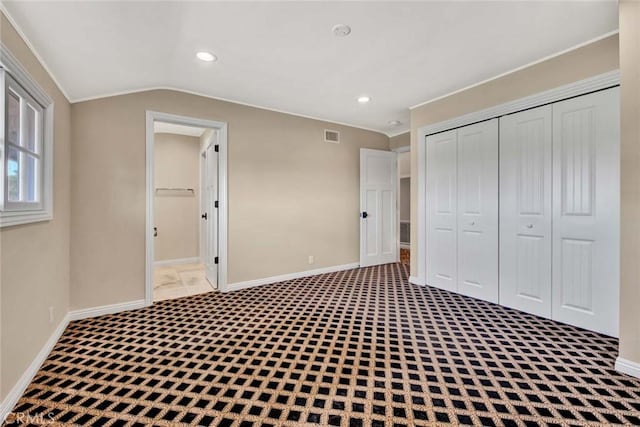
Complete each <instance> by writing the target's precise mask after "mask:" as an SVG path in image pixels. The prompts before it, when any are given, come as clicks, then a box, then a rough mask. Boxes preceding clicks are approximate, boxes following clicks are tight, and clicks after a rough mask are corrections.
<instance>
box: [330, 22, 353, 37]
mask: <svg viewBox="0 0 640 427" xmlns="http://www.w3.org/2000/svg"><path fill="white" fill-rule="evenodd" d="M331 31H332V32H333V35H334V36H336V37H346V36H348V35H349V34H351V27H350V26H348V25H345V24H338V25H334V26H333V28H332V29H331Z"/></svg>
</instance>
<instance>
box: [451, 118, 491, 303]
mask: <svg viewBox="0 0 640 427" xmlns="http://www.w3.org/2000/svg"><path fill="white" fill-rule="evenodd" d="M457 169H458V204H457V211H458V227H457V232H458V292H459V293H461V294H464V295H468V296H471V297H474V298H479V299H483V300H486V301H491V302H495V303H497V302H498V292H499V287H498V119H492V120H488V121H485V122H480V123H476V124H474V125H470V126H465V127H462V128H460V129H458V168H457Z"/></svg>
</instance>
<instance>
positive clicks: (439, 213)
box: [426, 130, 457, 291]
mask: <svg viewBox="0 0 640 427" xmlns="http://www.w3.org/2000/svg"><path fill="white" fill-rule="evenodd" d="M426 144H427V150H426V153H427V154H426V155H427V162H426V163H427V172H426V173H427V177H426V178H427V179H426V183H427V194H426V200H427V245H426V248H427V253H426V256H427V260H426V261H427V262H426V266H427V284H428V285H430V286H435V287H437V288H440V289H446V290H449V291H455V290H456V288H457V230H456V204H457V199H456V197H457V196H456V194H457V193H456V188H457V132H456V131H455V130H454V131H449V132H442V133H439V134H435V135H430V136H428V137H427V138H426Z"/></svg>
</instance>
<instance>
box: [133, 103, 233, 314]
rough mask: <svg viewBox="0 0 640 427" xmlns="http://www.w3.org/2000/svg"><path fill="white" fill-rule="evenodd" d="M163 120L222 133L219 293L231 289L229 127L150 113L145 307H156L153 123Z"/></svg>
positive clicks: (148, 112) (148, 125)
mask: <svg viewBox="0 0 640 427" xmlns="http://www.w3.org/2000/svg"><path fill="white" fill-rule="evenodd" d="M156 120H159V121H163V122H167V123H173V124H179V125H185V126H197V127H202V128H211V129H216V130H217V131H218V145H219V152H218V201H219V206H220V207H219V209H218V229H219V231H218V253H219V255H218V257H219V264H218V289H219V290H221V291H225V290H226V287H227V253H228V252H227V236H228V235H227V222H228V207H227V153H228V150H227V123H226V122H218V121H213V120H205V119H199V118H194V117H187V116H179V115H175V114H168V113H162V112H158V111H150V110H147V111H146V162H145V169H146V196H147V197H146V223H145V253H146V260H145V261H146V265H145V296H144V299H145V304H146V305H147V306H150V305H151V304H152V303H153V264H154V256H153V222H154V221H153V194H154V191H153V187H154V171H153V167H154V150H153V139H154V138H153V122H154V121H156Z"/></svg>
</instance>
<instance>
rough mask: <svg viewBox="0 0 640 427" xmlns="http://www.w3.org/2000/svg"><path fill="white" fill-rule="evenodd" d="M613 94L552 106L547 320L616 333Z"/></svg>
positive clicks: (612, 91) (616, 96)
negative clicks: (550, 296)
mask: <svg viewBox="0 0 640 427" xmlns="http://www.w3.org/2000/svg"><path fill="white" fill-rule="evenodd" d="M619 116H620V112H619V89H618V88H613V89H609V90H606V91H601V92H596V93H592V94H589V95H584V96H581V97H578V98H573V99H570V100H567V101H563V102H559V103H557V104H554V105H553V182H554V195H553V319H555V320H558V321H561V322H566V323H570V324H573V325H576V326H581V327H584V328H586V329H591V330H594V331H598V332H602V333H605V334H608V335H613V336H617V335H618V295H619V284H620V272H619V260H620V256H619V255H620V254H619V241H620V236H619V234H620V233H619V222H620V221H619V216H620V177H619V174H620V173H619V167H620V153H619V150H620V135H619V133H620V118H619Z"/></svg>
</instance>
